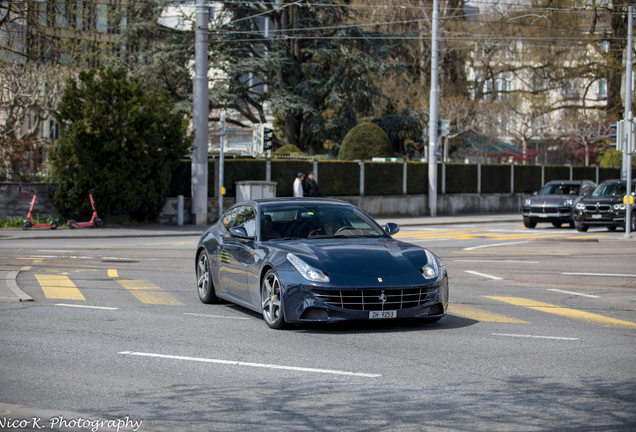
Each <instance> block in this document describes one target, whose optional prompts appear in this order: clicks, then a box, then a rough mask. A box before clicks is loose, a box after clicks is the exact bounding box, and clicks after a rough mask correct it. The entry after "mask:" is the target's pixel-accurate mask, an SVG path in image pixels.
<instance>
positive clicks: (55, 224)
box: [49, 221, 59, 229]
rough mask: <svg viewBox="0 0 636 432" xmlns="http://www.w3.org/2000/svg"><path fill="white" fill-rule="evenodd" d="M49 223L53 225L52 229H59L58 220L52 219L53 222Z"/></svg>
mask: <svg viewBox="0 0 636 432" xmlns="http://www.w3.org/2000/svg"><path fill="white" fill-rule="evenodd" d="M49 225H51V229H57V226H58V225H59V224H58V223H57V221H51V223H50V224H49Z"/></svg>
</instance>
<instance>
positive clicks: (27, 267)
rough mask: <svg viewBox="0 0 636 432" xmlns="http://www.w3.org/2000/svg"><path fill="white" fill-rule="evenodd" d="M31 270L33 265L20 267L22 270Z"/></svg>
mask: <svg viewBox="0 0 636 432" xmlns="http://www.w3.org/2000/svg"><path fill="white" fill-rule="evenodd" d="M29 270H31V266H24V267H22V268H21V269H20V271H29Z"/></svg>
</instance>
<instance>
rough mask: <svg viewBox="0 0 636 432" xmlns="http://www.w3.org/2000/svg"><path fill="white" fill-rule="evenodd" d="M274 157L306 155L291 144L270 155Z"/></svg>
mask: <svg viewBox="0 0 636 432" xmlns="http://www.w3.org/2000/svg"><path fill="white" fill-rule="evenodd" d="M272 154H273V155H276V156H305V155H306V153H303V152H301V151H300V149H299V148H298V147H296V146H295V145H293V144H285V145H284V146H282V147H281V148H279V149H278V150H276V151H275V152H273V153H272Z"/></svg>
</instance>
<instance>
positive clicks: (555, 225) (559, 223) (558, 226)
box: [552, 222, 561, 228]
mask: <svg viewBox="0 0 636 432" xmlns="http://www.w3.org/2000/svg"><path fill="white" fill-rule="evenodd" d="M552 226H553V227H555V228H561V222H552Z"/></svg>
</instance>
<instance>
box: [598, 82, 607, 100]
mask: <svg viewBox="0 0 636 432" xmlns="http://www.w3.org/2000/svg"><path fill="white" fill-rule="evenodd" d="M598 96H599V97H602V98H604V97H607V80H606V79H605V78H601V79H600V80H599V81H598Z"/></svg>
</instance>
